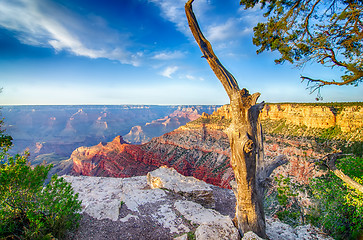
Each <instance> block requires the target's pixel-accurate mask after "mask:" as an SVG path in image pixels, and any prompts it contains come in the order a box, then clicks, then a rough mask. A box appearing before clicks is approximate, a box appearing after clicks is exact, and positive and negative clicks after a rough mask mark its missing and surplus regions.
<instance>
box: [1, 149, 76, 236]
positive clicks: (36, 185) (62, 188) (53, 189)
mask: <svg viewBox="0 0 363 240" xmlns="http://www.w3.org/2000/svg"><path fill="white" fill-rule="evenodd" d="M6 152H7V151H6V149H5V150H4V148H2V152H1V153H0V154H1V162H0V239H4V238H5V239H54V238H62V237H64V235H65V233H66V232H67V231H68V230H72V229H74V228H76V227H77V226H78V221H79V220H80V216H81V215H80V214H79V211H80V210H81V202H80V201H79V200H78V195H77V194H75V195H74V193H73V190H72V188H71V185H70V184H69V183H67V182H65V180H64V179H63V178H60V177H57V176H56V175H54V176H53V177H52V178H51V181H50V183H49V184H47V185H46V186H45V187H43V184H44V181H45V179H46V178H47V175H48V172H49V170H50V168H51V165H49V166H44V165H38V166H36V167H34V168H32V167H31V166H30V163H29V162H28V160H27V159H28V155H27V154H25V155H23V156H21V155H16V156H15V157H12V156H7V153H6Z"/></svg>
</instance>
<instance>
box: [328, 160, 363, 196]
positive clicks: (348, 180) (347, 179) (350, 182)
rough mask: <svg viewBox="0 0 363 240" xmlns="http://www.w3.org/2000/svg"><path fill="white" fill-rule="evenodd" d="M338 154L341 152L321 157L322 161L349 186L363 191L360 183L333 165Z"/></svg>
mask: <svg viewBox="0 0 363 240" xmlns="http://www.w3.org/2000/svg"><path fill="white" fill-rule="evenodd" d="M340 155H341V153H332V154H328V155H326V156H325V157H324V158H323V161H324V162H325V164H326V166H327V167H328V168H329V169H330V171H332V172H333V173H334V174H335V176H337V177H338V178H340V179H341V180H342V181H343V182H345V183H346V184H347V185H348V186H349V187H351V188H354V189H356V190H358V191H360V192H361V193H363V186H362V185H361V184H359V183H358V182H356V181H354V180H353V179H351V178H350V177H349V176H348V175H345V174H344V173H343V172H342V171H341V170H339V169H338V168H337V167H336V166H335V163H336V161H337V159H338V157H339V156H340Z"/></svg>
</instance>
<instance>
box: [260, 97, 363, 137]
mask: <svg viewBox="0 0 363 240" xmlns="http://www.w3.org/2000/svg"><path fill="white" fill-rule="evenodd" d="M261 119H271V120H286V121H287V122H288V123H292V124H295V125H300V126H306V127H308V128H331V127H336V126H337V127H340V128H341V130H342V131H343V132H350V131H353V130H355V129H357V128H362V127H363V106H362V105H361V104H358V103H357V104H356V105H353V106H349V105H348V104H346V105H344V104H341V105H338V104H334V103H332V104H291V103H285V104H266V106H265V107H264V109H263V111H262V114H261Z"/></svg>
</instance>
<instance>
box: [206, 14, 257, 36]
mask: <svg viewBox="0 0 363 240" xmlns="http://www.w3.org/2000/svg"><path fill="white" fill-rule="evenodd" d="M250 33H252V28H251V27H246V26H244V25H243V24H242V23H241V21H240V19H238V18H230V19H228V20H227V21H226V22H225V23H223V24H219V25H213V26H211V27H209V28H208V30H207V33H206V35H207V38H208V39H209V40H210V41H225V40H229V39H233V38H238V37H241V36H245V35H248V34H250Z"/></svg>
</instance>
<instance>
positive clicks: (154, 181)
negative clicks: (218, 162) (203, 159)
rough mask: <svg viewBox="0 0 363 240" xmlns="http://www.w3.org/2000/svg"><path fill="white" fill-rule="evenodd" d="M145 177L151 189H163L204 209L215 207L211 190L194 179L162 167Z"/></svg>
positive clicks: (205, 184) (207, 185) (203, 183)
mask: <svg viewBox="0 0 363 240" xmlns="http://www.w3.org/2000/svg"><path fill="white" fill-rule="evenodd" d="M146 177H147V183H148V184H149V185H150V187H151V188H152V189H155V188H165V189H168V190H171V191H173V192H175V193H178V194H180V195H182V196H184V197H186V198H187V199H188V200H191V201H194V202H197V203H200V204H202V205H203V206H205V207H209V208H213V207H214V206H215V202H214V197H213V190H212V188H211V187H210V186H209V184H207V183H206V182H203V181H201V180H198V179H196V178H194V177H186V176H183V175H181V174H180V173H178V172H177V171H176V170H175V169H173V168H168V167H165V166H163V167H160V168H158V169H156V170H154V171H152V172H149V173H148V174H147V176H146Z"/></svg>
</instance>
